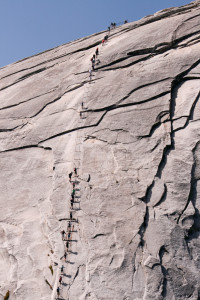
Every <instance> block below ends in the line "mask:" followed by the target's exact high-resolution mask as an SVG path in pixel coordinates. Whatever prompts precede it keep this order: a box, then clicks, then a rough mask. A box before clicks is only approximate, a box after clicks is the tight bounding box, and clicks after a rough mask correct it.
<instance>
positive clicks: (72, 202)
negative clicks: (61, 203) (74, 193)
mask: <svg viewBox="0 0 200 300" xmlns="http://www.w3.org/2000/svg"><path fill="white" fill-rule="evenodd" d="M70 202H71V209H73V205H74V200H73V199H71V200H70Z"/></svg>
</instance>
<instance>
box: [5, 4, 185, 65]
mask: <svg viewBox="0 0 200 300" xmlns="http://www.w3.org/2000/svg"><path fill="white" fill-rule="evenodd" d="M190 2H191V1H190V0H93V1H92V0H0V47H1V49H0V67H2V66H5V65H7V64H9V63H12V62H15V61H17V60H19V59H22V58H24V57H28V56H31V55H33V54H36V53H39V52H42V51H44V50H47V49H50V48H53V47H56V46H58V45H61V44H64V43H67V42H69V41H72V40H75V39H78V38H81V37H84V36H87V35H90V34H92V33H95V32H98V31H101V30H104V29H106V28H107V27H108V26H109V24H110V23H111V22H116V23H118V22H120V21H124V20H125V19H128V20H129V21H135V20H138V19H140V18H142V17H144V16H146V15H149V14H152V13H154V12H156V11H158V10H161V9H163V8H167V7H172V6H181V5H185V4H187V3H190Z"/></svg>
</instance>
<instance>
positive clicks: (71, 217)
mask: <svg viewBox="0 0 200 300" xmlns="http://www.w3.org/2000/svg"><path fill="white" fill-rule="evenodd" d="M72 219H73V216H72V211H70V220H72Z"/></svg>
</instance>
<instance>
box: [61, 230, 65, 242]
mask: <svg viewBox="0 0 200 300" xmlns="http://www.w3.org/2000/svg"><path fill="white" fill-rule="evenodd" d="M61 234H62V239H63V240H64V237H65V231H64V229H63V230H62V231H61Z"/></svg>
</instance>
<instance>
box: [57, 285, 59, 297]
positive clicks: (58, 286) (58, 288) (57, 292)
mask: <svg viewBox="0 0 200 300" xmlns="http://www.w3.org/2000/svg"><path fill="white" fill-rule="evenodd" d="M57 295H58V296H59V295H60V288H59V286H58V287H57Z"/></svg>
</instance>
